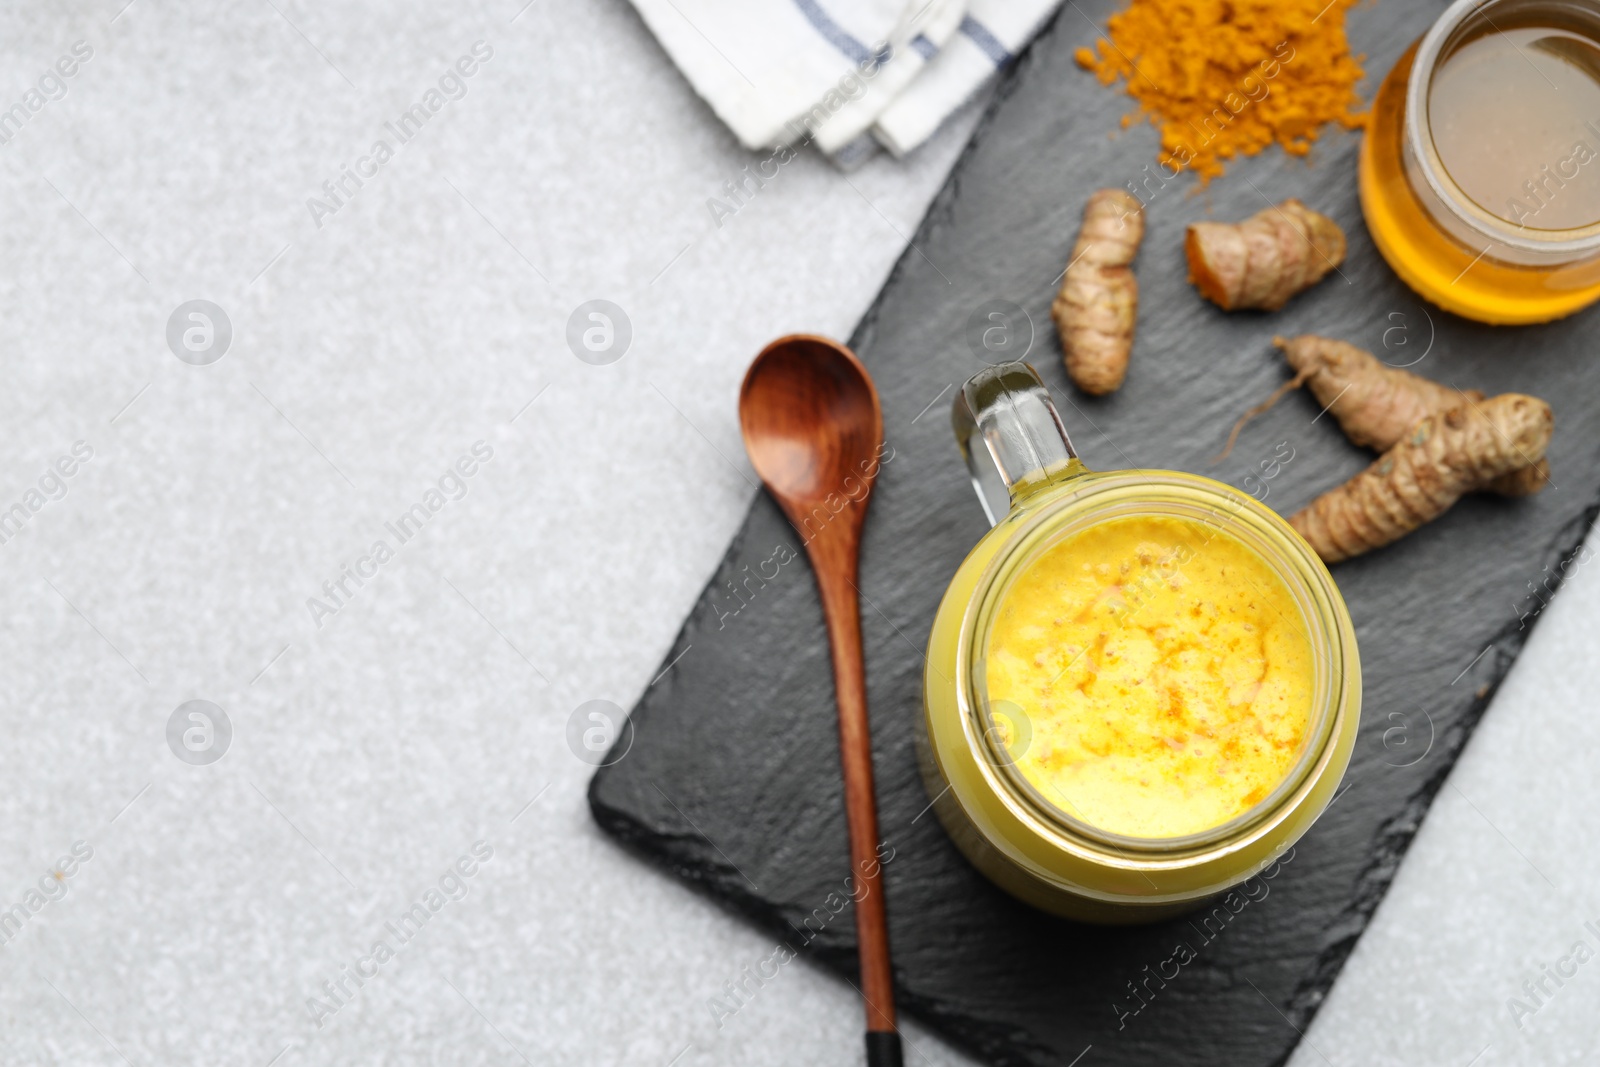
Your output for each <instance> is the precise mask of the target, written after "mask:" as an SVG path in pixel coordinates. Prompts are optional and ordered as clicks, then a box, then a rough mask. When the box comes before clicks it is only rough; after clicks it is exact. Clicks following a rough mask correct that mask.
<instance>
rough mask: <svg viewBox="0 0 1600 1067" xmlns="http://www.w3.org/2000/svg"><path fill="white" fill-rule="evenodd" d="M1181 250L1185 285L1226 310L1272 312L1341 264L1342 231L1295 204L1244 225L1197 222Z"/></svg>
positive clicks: (1268, 211)
mask: <svg viewBox="0 0 1600 1067" xmlns="http://www.w3.org/2000/svg"><path fill="white" fill-rule="evenodd" d="M1184 250H1185V252H1186V253H1187V255H1188V258H1189V280H1190V281H1191V282H1193V283H1194V284H1195V286H1196V288H1198V289H1199V290H1200V295H1201V296H1204V297H1205V298H1206V299H1207V300H1210V301H1211V302H1212V303H1214V304H1216V305H1217V306H1218V307H1220V308H1222V310H1224V311H1235V310H1237V309H1239V308H1259V309H1261V310H1263V311H1276V310H1278V309H1279V308H1281V307H1283V305H1285V304H1287V303H1288V302H1289V298H1290V297H1292V296H1294V295H1295V294H1296V293H1298V292H1300V291H1302V290H1304V289H1309V288H1310V287H1311V286H1313V285H1315V284H1316V283H1317V282H1319V281H1321V280H1322V278H1323V277H1324V276H1325V275H1326V274H1327V273H1328V272H1329V271H1331V270H1333V269H1335V268H1336V267H1338V266H1339V264H1340V263H1342V262H1344V252H1345V240H1344V231H1343V230H1341V229H1339V224H1338V223H1336V222H1334V221H1333V220H1332V219H1330V218H1328V217H1327V216H1326V215H1319V214H1317V213H1316V212H1315V211H1312V210H1311V209H1310V208H1308V207H1306V206H1305V205H1304V204H1302V203H1301V202H1300V201H1298V200H1285V201H1284V202H1283V203H1281V204H1279V205H1277V206H1276V207H1269V208H1267V209H1265V210H1264V211H1260V212H1257V213H1256V214H1255V215H1252V216H1251V217H1250V218H1248V219H1246V220H1245V221H1244V222H1239V223H1224V222H1197V223H1194V224H1193V225H1191V226H1190V227H1189V235H1188V238H1187V239H1186V240H1185V242H1184Z"/></svg>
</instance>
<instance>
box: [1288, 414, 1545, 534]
mask: <svg viewBox="0 0 1600 1067" xmlns="http://www.w3.org/2000/svg"><path fill="white" fill-rule="evenodd" d="M1553 427H1554V416H1553V415H1552V414H1551V411H1550V405H1548V404H1546V403H1545V402H1544V401H1543V400H1540V399H1538V398H1537V397H1531V396H1523V395H1522V394H1520V393H1506V394H1504V395H1501V396H1497V397H1493V398H1492V399H1489V400H1485V401H1483V402H1482V403H1481V404H1480V403H1475V402H1471V401H1468V400H1466V399H1465V398H1463V400H1462V401H1461V402H1460V403H1458V404H1456V405H1454V406H1452V407H1450V408H1449V409H1447V410H1445V411H1442V412H1438V413H1436V414H1432V415H1429V416H1427V417H1426V418H1424V419H1423V420H1422V421H1421V422H1420V423H1418V424H1417V425H1416V426H1415V427H1413V428H1412V430H1411V432H1410V433H1409V434H1407V435H1406V437H1405V438H1404V439H1403V440H1401V441H1400V442H1398V443H1397V444H1395V445H1394V446H1393V447H1392V448H1390V449H1389V450H1388V451H1387V452H1385V453H1384V454H1383V455H1382V456H1380V457H1379V458H1378V461H1377V462H1376V463H1374V464H1373V465H1372V466H1370V467H1368V468H1367V469H1366V470H1364V471H1362V472H1361V473H1360V474H1358V475H1356V476H1355V477H1354V478H1352V479H1350V480H1349V481H1348V482H1346V483H1345V484H1344V485H1341V486H1340V487H1339V488H1337V489H1334V490H1331V491H1329V492H1327V493H1324V494H1322V495H1321V496H1320V497H1318V498H1317V499H1316V500H1314V501H1312V502H1311V504H1310V505H1308V506H1307V507H1305V508H1303V509H1302V510H1301V511H1299V512H1297V513H1296V514H1295V515H1294V517H1292V518H1291V519H1290V520H1289V523H1290V525H1292V526H1293V527H1294V528H1295V529H1296V530H1298V531H1299V533H1300V536H1302V537H1304V538H1305V539H1306V541H1307V542H1308V543H1309V544H1310V545H1311V547H1312V548H1313V549H1314V550H1315V551H1316V553H1317V555H1319V556H1321V557H1322V559H1323V560H1324V561H1325V562H1328V563H1337V562H1339V561H1340V560H1345V559H1349V558H1351V557H1352V556H1359V555H1361V554H1362V553H1363V552H1369V551H1371V550H1372V549H1374V548H1379V547H1381V546H1383V545H1386V544H1389V543H1390V542H1391V541H1395V540H1398V539H1399V538H1401V537H1403V536H1405V535H1406V534H1408V533H1410V532H1411V531H1413V530H1415V529H1417V528H1418V527H1419V526H1421V525H1423V524H1424V523H1427V522H1431V521H1432V520H1434V519H1436V518H1438V517H1439V516H1440V515H1442V514H1444V513H1445V512H1446V511H1448V510H1449V509H1450V507H1451V506H1452V505H1453V504H1455V502H1456V501H1457V500H1459V499H1461V497H1462V496H1463V495H1464V494H1466V493H1469V492H1473V491H1475V490H1479V489H1484V488H1487V487H1488V486H1489V485H1490V484H1491V483H1493V482H1494V481H1495V480H1496V479H1498V478H1501V477H1503V476H1504V475H1506V474H1510V473H1513V472H1515V471H1519V470H1523V469H1529V468H1534V467H1535V466H1536V465H1537V464H1538V463H1539V461H1540V460H1542V459H1543V458H1544V453H1545V449H1546V448H1548V447H1549V445H1550V433H1551V430H1552V429H1553Z"/></svg>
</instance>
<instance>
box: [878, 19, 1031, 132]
mask: <svg viewBox="0 0 1600 1067" xmlns="http://www.w3.org/2000/svg"><path fill="white" fill-rule="evenodd" d="M1060 6H1061V0H970V2H969V3H968V4H967V13H966V16H965V17H964V18H962V20H961V23H960V27H959V30H958V32H957V33H956V35H955V37H954V38H952V39H951V40H950V42H949V43H948V44H946V45H945V46H944V48H942V49H940V51H939V54H938V55H937V56H935V57H933V59H932V60H931V61H930V62H929V63H928V65H927V66H926V67H925V68H923V70H922V73H920V74H919V75H917V78H916V80H915V81H913V82H912V83H911V84H910V85H908V86H907V87H906V88H905V90H904V91H903V92H901V93H900V94H899V96H897V97H896V98H895V100H894V102H893V103H891V104H890V105H889V106H888V107H887V108H885V109H884V111H883V112H882V113H881V114H880V115H879V116H878V121H877V124H876V125H875V126H874V127H873V128H872V133H873V136H875V137H876V138H877V139H878V140H879V141H880V142H881V143H882V144H883V146H884V147H885V148H887V149H889V151H890V152H893V153H894V154H895V155H897V156H903V155H905V154H906V153H907V152H910V151H911V150H912V149H914V148H916V147H917V146H918V145H920V144H921V143H922V142H923V141H926V140H927V139H928V138H929V137H931V136H933V133H934V131H935V130H937V129H938V128H939V127H940V126H941V125H942V124H943V123H944V120H945V119H947V118H949V117H950V116H951V115H952V114H954V113H955V111H956V109H957V108H959V107H960V106H961V105H962V104H965V103H966V102H967V101H968V100H970V99H972V97H973V95H974V94H975V93H977V92H978V91H979V90H980V89H982V88H983V87H984V86H985V85H987V84H988V82H989V80H990V79H991V78H993V77H994V76H995V74H996V73H997V72H999V71H1000V70H1002V69H1004V68H1005V67H1006V66H1007V65H1009V64H1010V63H1011V61H1012V59H1014V58H1015V57H1016V55H1017V53H1019V52H1020V51H1022V49H1023V48H1025V47H1026V46H1027V44H1028V42H1029V41H1031V40H1033V36H1034V34H1036V33H1038V32H1039V28H1040V27H1041V26H1043V25H1044V23H1045V21H1046V20H1047V19H1049V17H1050V16H1051V15H1052V14H1053V13H1054V12H1055V10H1056V8H1058V7H1060Z"/></svg>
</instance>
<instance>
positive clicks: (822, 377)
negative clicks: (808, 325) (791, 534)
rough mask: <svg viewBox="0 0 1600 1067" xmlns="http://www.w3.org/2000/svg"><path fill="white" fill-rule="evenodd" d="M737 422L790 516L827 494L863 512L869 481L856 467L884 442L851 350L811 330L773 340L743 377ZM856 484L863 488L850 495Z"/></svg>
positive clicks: (872, 396) (872, 394) (868, 384)
mask: <svg viewBox="0 0 1600 1067" xmlns="http://www.w3.org/2000/svg"><path fill="white" fill-rule="evenodd" d="M739 424H740V428H741V429H742V430H743V432H744V445H745V450H746V451H747V452H748V453H749V455H750V462H751V464H753V465H754V466H755V469H756V473H757V474H759V475H760V476H761V480H762V481H764V482H765V483H766V484H767V487H768V488H769V489H771V490H772V493H773V495H774V496H776V497H777V498H778V501H779V503H780V504H782V505H783V507H784V510H785V511H788V512H789V513H790V516H789V517H790V518H791V519H794V518H795V513H794V512H793V511H792V510H791V505H800V504H804V505H806V506H805V507H804V508H802V509H801V511H802V512H807V511H810V510H811V508H812V507H814V506H816V505H817V504H819V503H821V502H823V501H825V500H826V499H827V498H828V497H829V496H830V495H831V494H839V495H840V496H847V497H848V498H849V499H850V500H851V501H852V503H854V504H855V505H856V508H855V509H854V510H855V511H856V512H857V514H858V515H864V514H865V512H866V496H867V494H870V493H871V486H872V482H871V480H870V479H867V478H863V477H862V472H863V471H866V470H868V469H869V468H870V466H871V465H872V464H873V462H874V461H875V460H876V459H877V456H878V451H879V449H880V448H881V447H882V445H883V414H882V411H881V410H880V408H879V406H878V390H877V387H876V386H874V385H873V384H872V379H871V378H870V377H868V376H867V372H866V368H864V367H862V365H861V361H860V360H858V359H857V358H856V356H855V353H853V352H851V351H850V350H849V349H848V348H845V347H844V346H843V345H840V344H837V343H836V342H834V341H830V340H828V339H827V338H826V337H817V336H813V335H810V334H795V335H793V336H790V337H782V338H779V339H778V340H776V341H774V342H772V343H771V344H770V345H768V346H767V347H766V348H764V349H762V351H761V354H760V355H759V356H757V357H756V358H755V362H753V363H751V364H750V369H749V371H748V372H746V374H745V377H744V385H743V386H742V387H741V388H740V390H739ZM847 479H849V480H850V482H849V485H847V484H846V480H847ZM860 483H865V485H866V490H865V492H861V491H860V490H857V491H856V492H854V493H852V492H851V491H850V487H851V486H855V485H857V484H860ZM797 525H798V523H797Z"/></svg>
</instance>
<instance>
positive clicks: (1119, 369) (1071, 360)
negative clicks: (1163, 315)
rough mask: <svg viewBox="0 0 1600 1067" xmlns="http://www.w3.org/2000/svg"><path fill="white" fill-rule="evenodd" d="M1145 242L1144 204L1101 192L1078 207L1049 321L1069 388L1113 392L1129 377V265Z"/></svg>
mask: <svg viewBox="0 0 1600 1067" xmlns="http://www.w3.org/2000/svg"><path fill="white" fill-rule="evenodd" d="M1143 239H1144V205H1142V204H1141V203H1140V202H1139V200H1138V198H1136V197H1134V196H1133V195H1132V194H1130V193H1127V192H1124V191H1123V190H1121V189H1101V190H1099V191H1098V192H1096V193H1095V194H1094V195H1093V196H1091V197H1089V203H1088V204H1087V205H1085V207H1084V209H1083V228H1082V229H1080V230H1079V231H1078V243H1077V245H1076V246H1075V247H1074V248H1073V250H1072V260H1071V263H1070V264H1069V265H1068V267H1067V270H1066V273H1065V275H1064V276H1063V277H1062V279H1061V291H1060V292H1059V293H1057V294H1056V298H1055V302H1054V303H1052V304H1051V305H1050V317H1051V318H1052V319H1054V320H1055V323H1056V330H1057V331H1058V332H1059V333H1060V334H1061V353H1062V356H1063V357H1064V358H1065V360H1066V364H1067V375H1068V376H1069V377H1070V378H1071V379H1072V381H1073V384H1074V385H1076V386H1077V387H1078V388H1079V389H1082V390H1083V391H1084V392H1086V393H1088V394H1089V395H1091V396H1104V395H1105V394H1107V393H1111V392H1115V391H1116V390H1117V388H1118V387H1119V386H1121V385H1122V381H1123V379H1124V378H1126V377H1127V374H1128V355H1129V353H1130V352H1131V351H1132V350H1133V322H1134V315H1135V313H1136V311H1137V310H1138V303H1139V283H1138V281H1137V280H1135V278H1134V276H1133V271H1132V270H1131V269H1130V268H1129V266H1128V265H1129V264H1130V263H1132V262H1133V257H1134V256H1135V255H1137V254H1138V252H1139V242H1140V241H1142V240H1143Z"/></svg>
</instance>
